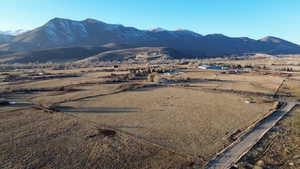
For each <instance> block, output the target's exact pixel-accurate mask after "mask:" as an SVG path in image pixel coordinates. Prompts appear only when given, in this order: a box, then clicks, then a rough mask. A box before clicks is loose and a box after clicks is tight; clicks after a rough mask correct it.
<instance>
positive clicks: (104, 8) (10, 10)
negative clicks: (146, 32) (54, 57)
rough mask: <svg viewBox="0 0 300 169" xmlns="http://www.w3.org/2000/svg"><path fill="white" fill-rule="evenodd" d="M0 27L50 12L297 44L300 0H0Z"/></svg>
mask: <svg viewBox="0 0 300 169" xmlns="http://www.w3.org/2000/svg"><path fill="white" fill-rule="evenodd" d="M0 7H1V10H0V16H1V19H0V30H2V31H4V30H15V29H26V30H30V29H34V28H36V27H38V26H41V25H43V24H45V23H46V22H47V21H48V20H50V19H52V18H54V17H60V18H68V19H73V20H84V19H86V18H93V19H97V20H100V21H104V22H107V23H113V24H123V25H125V26H133V27H136V28H139V29H153V28H157V27H161V28H164V29H168V30H175V29H179V28H180V29H189V30H192V31H194V32H197V33H200V34H202V35H206V34H212V33H222V34H224V35H227V36H231V37H250V38H253V39H260V38H262V37H265V36H276V37H280V38H283V39H286V40H289V41H292V42H295V43H298V44H300V0H0Z"/></svg>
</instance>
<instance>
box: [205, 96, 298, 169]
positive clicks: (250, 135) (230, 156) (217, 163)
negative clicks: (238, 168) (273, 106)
mask: <svg viewBox="0 0 300 169" xmlns="http://www.w3.org/2000/svg"><path fill="white" fill-rule="evenodd" d="M297 104H300V103H299V102H287V104H286V105H285V106H284V107H283V108H282V109H281V110H278V111H276V112H274V113H273V114H271V115H270V116H268V117H267V118H265V119H263V120H262V121H261V122H259V123H258V125H257V126H256V127H254V128H252V129H251V130H250V131H248V132H247V133H246V134H245V135H243V136H242V137H241V138H240V139H239V140H237V141H235V142H234V143H233V144H231V145H230V146H229V147H228V148H227V149H226V150H225V151H223V152H221V153H220V154H218V155H217V156H216V158H215V159H214V160H212V161H211V162H210V163H209V164H208V166H207V169H228V168H230V167H232V165H234V164H235V163H236V162H237V161H238V160H239V159H240V158H241V157H242V156H243V155H244V154H245V153H247V152H248V150H250V149H251V148H252V147H253V146H254V145H255V144H256V143H257V142H258V141H259V140H260V139H261V138H262V137H263V136H264V135H265V134H266V133H267V132H268V131H269V130H270V129H271V128H272V127H273V126H274V125H275V124H276V123H277V122H278V121H279V120H280V119H281V118H282V117H283V116H285V115H286V114H287V113H288V112H289V111H291V110H292V109H293V108H294V107H295V106H296V105H297Z"/></svg>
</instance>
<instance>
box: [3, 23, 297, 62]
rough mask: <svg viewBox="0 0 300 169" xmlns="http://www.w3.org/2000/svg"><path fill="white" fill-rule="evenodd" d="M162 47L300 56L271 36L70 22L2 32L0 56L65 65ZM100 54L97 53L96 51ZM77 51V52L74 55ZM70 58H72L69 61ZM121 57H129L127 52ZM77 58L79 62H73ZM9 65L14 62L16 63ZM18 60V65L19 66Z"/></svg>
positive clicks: (209, 53)
mask: <svg viewBox="0 0 300 169" xmlns="http://www.w3.org/2000/svg"><path fill="white" fill-rule="evenodd" d="M108 46H114V47H108ZM147 47H148V48H147ZM163 47H164V48H165V49H168V50H173V52H171V53H174V51H176V52H178V53H180V54H182V57H184V58H186V57H188V58H210V57H221V56H231V55H242V54H245V53H266V54H300V46H299V45H297V44H294V43H291V42H288V41H286V40H283V39H280V38H277V37H272V36H267V37H265V38H262V39H259V40H255V39H250V38H247V37H238V38H233V37H228V36H225V35H222V34H209V35H205V36H204V35H201V34H198V33H195V32H193V31H190V30H185V29H178V30H175V31H169V30H165V29H162V28H157V29H152V30H140V29H137V28H134V27H126V26H123V25H119V24H107V23H104V22H101V21H98V20H95V19H86V20H83V21H74V20H70V19H63V18H54V19H52V20H50V21H48V22H47V23H46V24H44V25H42V26H41V27H38V28H36V29H33V30H31V31H27V32H24V33H21V34H17V35H12V34H5V33H1V32H0V55H1V53H5V54H2V56H1V58H3V57H11V56H14V58H23V59H21V60H22V61H23V62H24V61H26V60H27V61H33V60H30V59H26V58H28V57H29V56H30V55H32V54H35V55H34V56H31V57H35V58H37V57H39V56H38V55H36V54H37V53H38V54H41V53H43V56H44V57H45V58H43V59H40V60H42V61H43V62H45V61H47V60H56V59H51V57H62V58H64V57H66V58H69V59H58V60H63V61H69V60H71V61H74V60H78V59H85V58H86V57H88V55H90V56H94V55H97V54H100V53H101V52H107V51H108V50H124V49H128V48H144V49H151V50H153V49H156V50H158V51H161V50H162V48H163ZM98 48H99V49H100V48H101V50H95V49H98ZM75 49H76V50H75ZM77 50H80V51H81V52H79V53H78V52H76V51H77ZM57 51H60V52H57ZM63 51H68V52H63ZM72 51H74V52H72ZM129 51H130V50H129ZM51 52H57V55H56V56H51V55H50V54H51ZM97 52H99V53H97ZM65 53H67V54H65ZM72 53H74V58H73V59H72ZM76 53H77V54H76ZM121 53H122V52H121ZM125 53H127V54H128V51H127V52H125ZM48 54H49V55H48ZM78 54H80V56H77V55H78ZM75 55H76V56H75ZM132 55H134V52H133V54H132ZM24 58H25V59H24ZM47 58H48V59H47ZM105 58H106V57H105ZM176 58H178V56H176ZM8 60H10V62H14V59H8ZM17 60H18V59H17ZM17 60H16V62H19V61H20V60H19V61H17Z"/></svg>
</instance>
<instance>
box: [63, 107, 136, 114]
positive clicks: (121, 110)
mask: <svg viewBox="0 0 300 169" xmlns="http://www.w3.org/2000/svg"><path fill="white" fill-rule="evenodd" d="M57 109H58V110H60V111H63V112H69V113H131V112H138V111H140V110H139V109H137V108H130V107H129V108H128V107H121V108H120V107H118V108H115V107H88V108H75V107H71V106H59V107H57Z"/></svg>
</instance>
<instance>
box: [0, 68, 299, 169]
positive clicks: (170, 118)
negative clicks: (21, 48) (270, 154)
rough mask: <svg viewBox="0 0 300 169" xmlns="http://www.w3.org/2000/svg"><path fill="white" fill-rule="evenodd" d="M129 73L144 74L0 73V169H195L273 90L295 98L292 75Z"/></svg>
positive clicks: (262, 108) (263, 109)
mask: <svg viewBox="0 0 300 169" xmlns="http://www.w3.org/2000/svg"><path fill="white" fill-rule="evenodd" d="M235 64H236V63H235ZM271 68H272V67H271ZM132 69H138V70H147V69H148V68H147V65H134V66H133V65H130V66H128V65H121V66H119V67H118V68H113V67H109V66H108V67H101V68H95V67H91V68H79V69H68V70H52V69H49V68H44V69H40V70H39V69H35V70H30V69H20V70H17V71H7V72H2V75H1V76H0V77H1V78H2V79H4V80H3V81H2V82H0V91H1V99H2V100H7V101H10V102H13V104H2V105H0V106H1V110H0V116H1V119H0V121H1V122H0V149H1V151H0V153H1V155H0V157H1V159H0V161H1V163H0V168H22V167H25V166H26V167H28V166H30V167H32V168H43V167H44V168H53V167H54V168H57V167H58V168H99V166H101V167H104V168H120V166H122V168H193V167H200V168H201V167H204V166H205V165H206V164H207V163H208V162H209V160H210V159H211V158H212V157H214V155H215V154H216V153H218V152H220V151H221V150H222V149H223V148H225V147H226V146H228V145H229V144H230V143H232V142H233V141H234V140H235V139H236V138H238V136H239V135H240V134H241V133H242V132H243V131H244V130H245V129H246V128H247V127H249V126H251V125H252V124H254V123H255V122H257V121H259V120H260V119H261V118H263V117H264V116H265V115H267V114H268V113H270V111H271V110H272V108H273V104H274V103H275V101H276V100H274V98H273V96H274V94H275V92H277V89H278V87H279V86H281V85H282V84H283V85H282V88H280V90H279V91H278V92H277V93H276V96H278V97H280V99H282V100H289V101H297V99H298V98H299V96H300V90H299V84H298V78H299V75H298V73H297V72H291V73H289V72H272V71H270V70H255V71H254V70H253V71H239V72H234V73H232V71H230V70H229V71H226V70H225V71H224V70H201V69H198V68H195V67H189V66H182V65H176V64H169V65H168V64H164V65H163V66H161V65H159V66H156V69H158V70H159V71H160V69H161V70H163V72H159V73H157V72H155V73H153V76H154V80H153V79H152V80H151V78H150V80H149V75H152V74H144V73H143V72H142V73H136V74H137V75H136V76H132V77H131V74H132ZM147 75H148V77H147ZM158 77H159V79H155V78H158ZM284 80H285V81H286V82H285V81H284ZM79 154H80V156H79ZM11 157H13V158H11ZM70 159H72V161H71V160H70ZM113 159H117V160H113Z"/></svg>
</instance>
